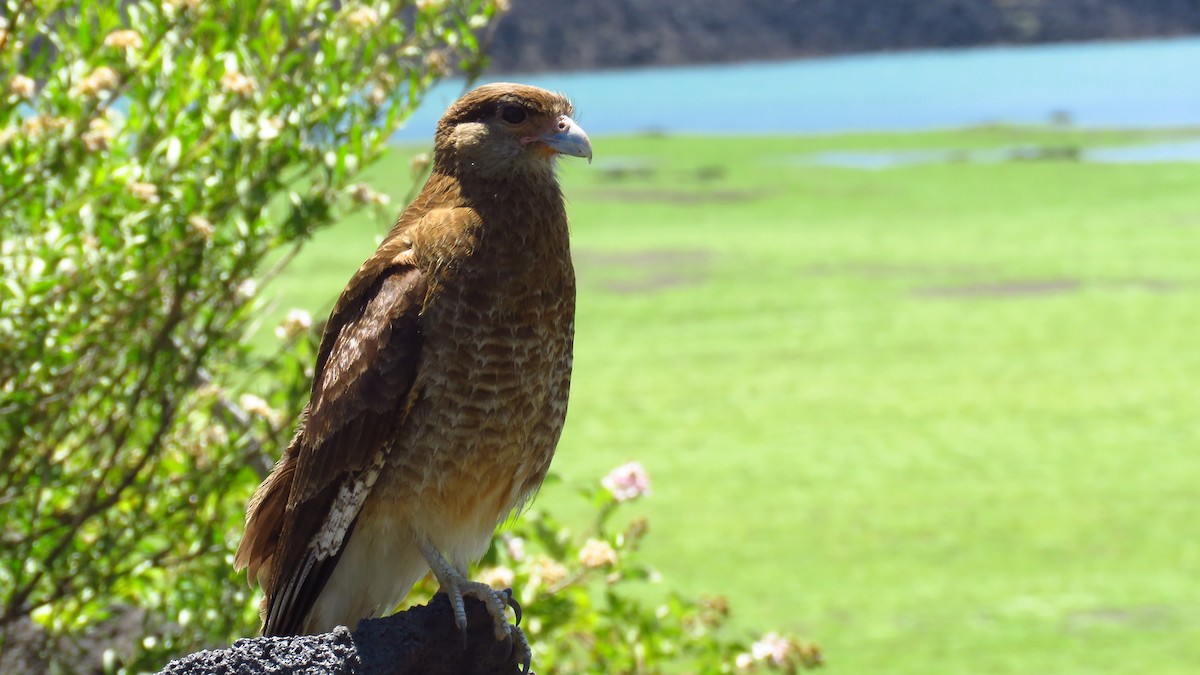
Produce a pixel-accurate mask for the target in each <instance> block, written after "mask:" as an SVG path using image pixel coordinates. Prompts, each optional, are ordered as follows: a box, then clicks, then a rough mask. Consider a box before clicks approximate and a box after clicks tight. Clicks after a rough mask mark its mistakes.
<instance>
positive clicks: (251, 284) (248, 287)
mask: <svg viewBox="0 0 1200 675" xmlns="http://www.w3.org/2000/svg"><path fill="white" fill-rule="evenodd" d="M257 292H258V282H257V281H255V280H253V279H246V280H244V281H242V283H240V284H238V287H237V294H238V296H240V297H241V298H242V299H244V300H249V299H250V298H253V297H254V294H255V293H257Z"/></svg>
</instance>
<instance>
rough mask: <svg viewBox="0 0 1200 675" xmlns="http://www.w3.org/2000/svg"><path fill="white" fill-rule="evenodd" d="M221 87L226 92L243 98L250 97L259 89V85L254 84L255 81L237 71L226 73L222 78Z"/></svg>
mask: <svg viewBox="0 0 1200 675" xmlns="http://www.w3.org/2000/svg"><path fill="white" fill-rule="evenodd" d="M221 87H222V88H223V89H225V91H228V92H231V93H233V94H237V95H238V96H242V97H246V96H250V95H251V94H253V93H254V92H255V91H256V90H257V89H258V85H257V84H255V83H254V80H252V79H250V78H248V77H246V76H245V75H243V74H241V73H239V72H237V71H236V70H227V71H225V74H224V75H222V76H221Z"/></svg>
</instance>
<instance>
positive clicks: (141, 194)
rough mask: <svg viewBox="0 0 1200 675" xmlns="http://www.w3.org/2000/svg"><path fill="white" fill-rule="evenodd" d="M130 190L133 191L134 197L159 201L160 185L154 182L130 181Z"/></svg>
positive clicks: (151, 201) (155, 202) (154, 202)
mask: <svg viewBox="0 0 1200 675" xmlns="http://www.w3.org/2000/svg"><path fill="white" fill-rule="evenodd" d="M129 191H130V192H132V193H133V196H134V197H137V198H138V199H140V200H142V201H144V202H149V203H151V204H157V203H158V186H157V185H155V184H154V183H140V182H137V183H130V184H129Z"/></svg>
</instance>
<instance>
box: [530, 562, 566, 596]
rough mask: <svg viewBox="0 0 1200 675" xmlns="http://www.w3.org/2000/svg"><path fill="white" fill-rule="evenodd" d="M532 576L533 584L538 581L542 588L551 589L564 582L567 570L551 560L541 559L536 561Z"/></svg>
mask: <svg viewBox="0 0 1200 675" xmlns="http://www.w3.org/2000/svg"><path fill="white" fill-rule="evenodd" d="M533 576H534V577H535V579H534V581H535V582H536V581H540V582H541V585H542V586H545V587H547V588H550V589H553V588H554V587H556V586H558V585H559V584H561V583H562V582H563V581H564V580H566V578H567V568H565V567H563V566H562V563H560V562H558V561H557V560H554V559H553V558H541V559H540V560H538V561H537V567H536V568H535V569H534V572H533ZM534 585H536V583H535V584H534Z"/></svg>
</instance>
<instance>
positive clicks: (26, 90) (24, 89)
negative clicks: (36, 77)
mask: <svg viewBox="0 0 1200 675" xmlns="http://www.w3.org/2000/svg"><path fill="white" fill-rule="evenodd" d="M8 91H9V93H11V94H12V95H13V96H16V97H17V98H31V97H32V96H33V93H34V92H35V91H37V83H36V82H34V81H33V78H31V77H26V76H24V75H14V76H13V79H12V81H11V82H9V83H8Z"/></svg>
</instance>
